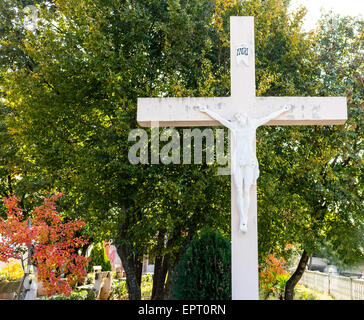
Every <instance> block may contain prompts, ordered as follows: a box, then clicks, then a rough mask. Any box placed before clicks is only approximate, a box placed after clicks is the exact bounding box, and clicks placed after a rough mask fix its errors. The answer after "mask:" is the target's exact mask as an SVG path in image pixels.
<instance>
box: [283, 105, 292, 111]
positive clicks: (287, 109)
mask: <svg viewBox="0 0 364 320" xmlns="http://www.w3.org/2000/svg"><path fill="white" fill-rule="evenodd" d="M290 110H291V106H289V105H286V106H284V107H283V111H290Z"/></svg>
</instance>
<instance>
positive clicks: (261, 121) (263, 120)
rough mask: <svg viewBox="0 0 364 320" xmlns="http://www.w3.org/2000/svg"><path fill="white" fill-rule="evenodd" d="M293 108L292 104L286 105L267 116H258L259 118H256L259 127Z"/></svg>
mask: <svg viewBox="0 0 364 320" xmlns="http://www.w3.org/2000/svg"><path fill="white" fill-rule="evenodd" d="M289 110H291V107H290V106H284V107H283V108H282V109H280V110H277V111H275V112H272V113H271V114H268V115H267V116H265V117H262V118H258V119H255V121H256V123H257V127H259V126H261V125H263V124H265V123H267V122H269V121H270V120H273V119H275V118H277V117H278V116H280V115H281V114H282V113H284V112H287V111H289Z"/></svg>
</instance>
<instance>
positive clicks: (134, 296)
mask: <svg viewBox="0 0 364 320" xmlns="http://www.w3.org/2000/svg"><path fill="white" fill-rule="evenodd" d="M116 249H117V252H118V255H119V257H120V259H121V262H122V264H123V267H124V270H125V274H126V285H127V287H128V292H129V300H141V289H140V281H141V279H138V275H137V274H136V271H137V270H136V266H135V260H134V257H133V256H132V255H131V252H130V251H131V250H130V249H129V248H128V246H127V245H126V244H116ZM140 276H141V274H140ZM140 278H141V277H140Z"/></svg>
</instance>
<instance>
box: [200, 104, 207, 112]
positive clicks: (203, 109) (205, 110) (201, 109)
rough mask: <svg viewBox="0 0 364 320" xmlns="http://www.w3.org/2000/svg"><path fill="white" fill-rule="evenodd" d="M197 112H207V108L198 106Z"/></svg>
mask: <svg viewBox="0 0 364 320" xmlns="http://www.w3.org/2000/svg"><path fill="white" fill-rule="evenodd" d="M198 110H200V111H201V112H207V107H206V106H203V105H199V106H198Z"/></svg>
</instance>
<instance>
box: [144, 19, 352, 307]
mask: <svg viewBox="0 0 364 320" xmlns="http://www.w3.org/2000/svg"><path fill="white" fill-rule="evenodd" d="M254 50H255V47H254V17H230V69H231V71H230V72H231V96H230V97H202V98H194V97H186V98H138V111H137V121H138V123H139V124H140V125H141V126H152V125H153V123H158V124H159V125H160V126H169V127H186V126H198V127H202V126H219V125H223V126H226V127H228V128H229V130H230V133H231V134H232V136H235V138H233V139H232V140H231V156H232V161H231V241H232V299H233V300H258V299H259V285H258V237H257V232H258V230H257V200H256V199H257V196H256V179H257V178H258V176H259V169H258V163H257V160H256V156H255V147H256V145H255V129H256V128H257V127H258V126H259V125H263V124H266V125H334V124H344V123H345V121H346V119H347V108H346V98H345V97H256V96H255V52H254Z"/></svg>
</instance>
